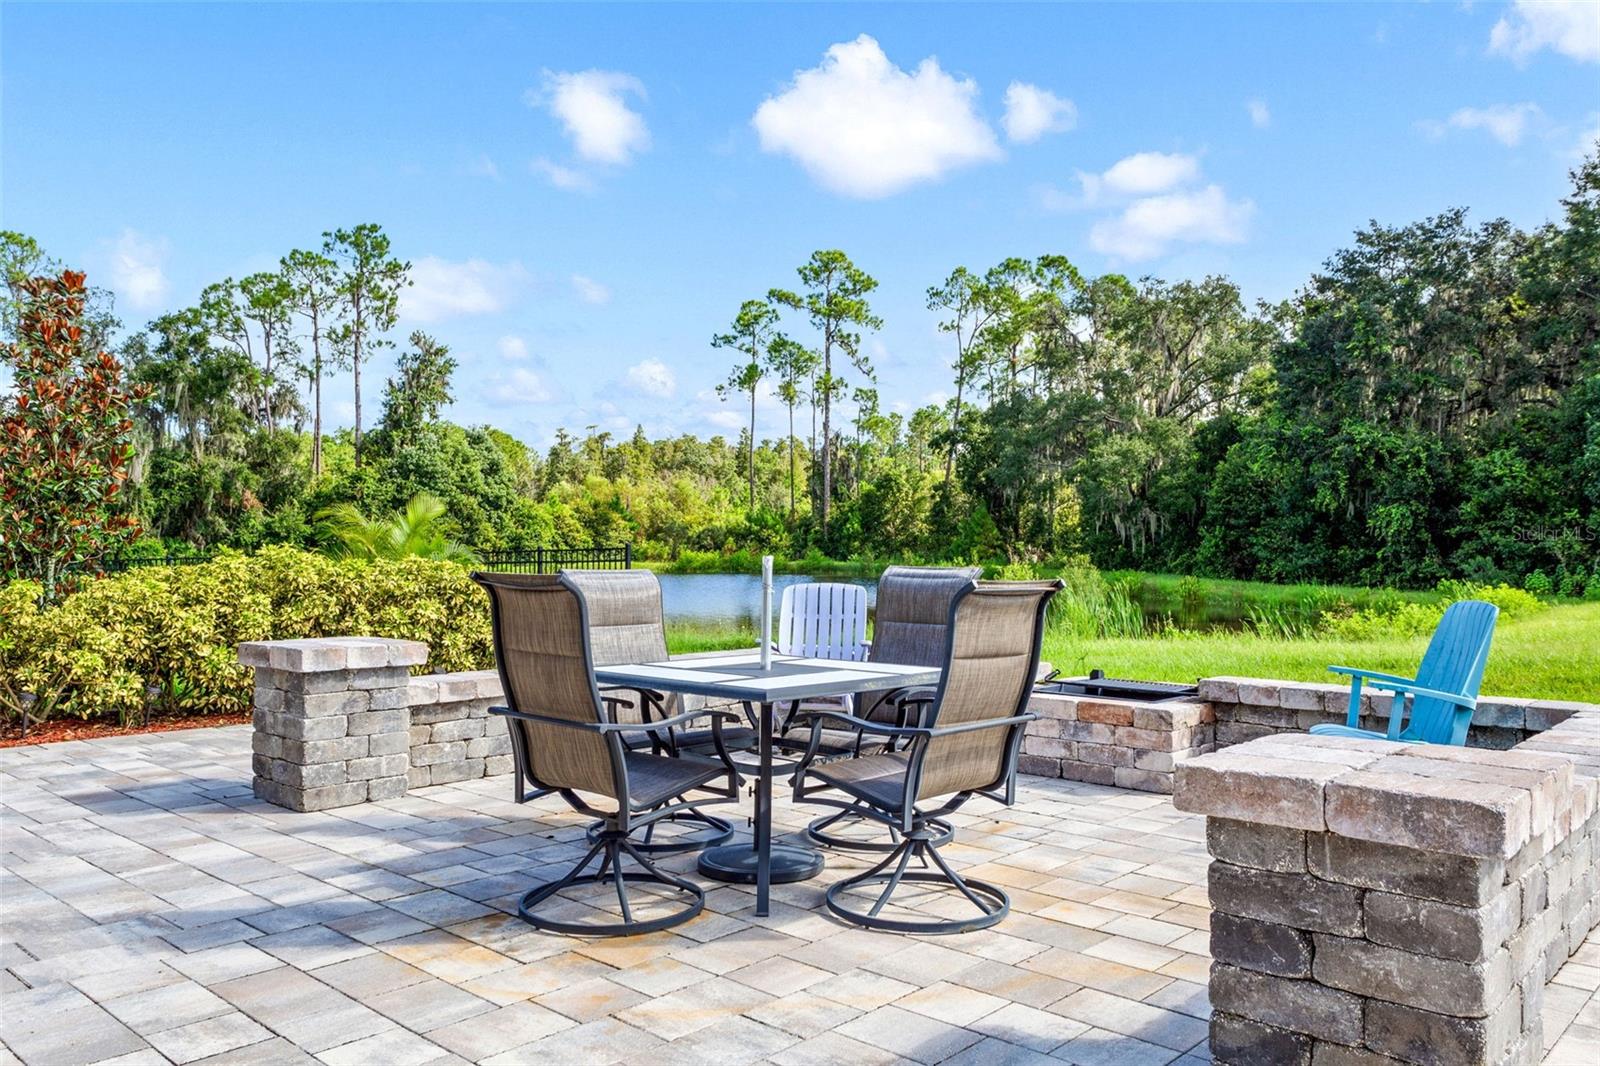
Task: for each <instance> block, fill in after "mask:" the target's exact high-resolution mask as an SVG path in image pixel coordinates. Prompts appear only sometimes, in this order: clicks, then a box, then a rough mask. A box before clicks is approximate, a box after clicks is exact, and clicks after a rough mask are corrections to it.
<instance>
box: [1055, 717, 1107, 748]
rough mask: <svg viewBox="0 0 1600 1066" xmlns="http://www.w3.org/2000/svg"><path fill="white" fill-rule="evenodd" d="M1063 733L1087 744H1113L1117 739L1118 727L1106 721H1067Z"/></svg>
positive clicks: (1064, 735) (1071, 738) (1069, 737)
mask: <svg viewBox="0 0 1600 1066" xmlns="http://www.w3.org/2000/svg"><path fill="white" fill-rule="evenodd" d="M1061 735H1062V736H1063V737H1067V738H1068V739H1070V740H1074V741H1081V742H1083V743H1085V744H1112V743H1115V742H1116V739H1117V727H1116V726H1114V725H1106V724H1105V723H1104V722H1066V723H1064V725H1063V728H1062V731H1061Z"/></svg>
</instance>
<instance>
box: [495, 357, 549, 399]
mask: <svg viewBox="0 0 1600 1066" xmlns="http://www.w3.org/2000/svg"><path fill="white" fill-rule="evenodd" d="M555 398H556V396H555V393H554V391H552V390H551V388H550V386H549V385H548V384H547V383H546V382H545V380H544V378H543V377H542V376H540V375H539V373H538V372H536V371H533V370H530V369H528V368H527V367H525V366H517V367H512V368H511V369H510V370H509V371H507V372H506V373H504V374H499V375H496V376H495V377H494V379H493V380H492V381H491V382H490V384H489V387H488V388H487V389H486V390H485V392H484V399H485V401H487V402H488V403H490V404H492V405H494V406H496V407H511V406H515V405H518V404H530V403H550V402H551V401H553V400H554V399H555Z"/></svg>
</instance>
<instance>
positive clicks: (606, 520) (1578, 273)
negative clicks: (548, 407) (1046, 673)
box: [0, 156, 1600, 593]
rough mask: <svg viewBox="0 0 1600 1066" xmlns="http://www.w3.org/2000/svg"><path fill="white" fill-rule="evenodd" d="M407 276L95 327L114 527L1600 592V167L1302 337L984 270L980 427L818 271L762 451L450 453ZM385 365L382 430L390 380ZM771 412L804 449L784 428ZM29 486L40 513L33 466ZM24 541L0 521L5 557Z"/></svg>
mask: <svg viewBox="0 0 1600 1066" xmlns="http://www.w3.org/2000/svg"><path fill="white" fill-rule="evenodd" d="M0 243H3V252H4V258H5V263H4V266H5V271H6V277H7V280H8V283H9V286H8V293H9V295H8V296H7V297H6V300H7V302H6V306H5V308H4V314H3V322H0V326H3V328H4V330H5V339H6V341H7V344H6V348H5V351H6V352H7V355H6V360H5V361H6V364H7V365H8V366H9V367H11V369H12V373H11V376H12V379H13V383H14V388H13V390H12V395H11V396H9V397H7V398H4V399H0V405H3V406H0V416H3V417H6V418H8V419H10V420H12V421H13V422H14V421H16V419H17V416H18V413H19V403H22V404H25V403H26V401H19V399H18V397H19V396H21V395H22V394H23V386H24V385H25V384H26V382H25V380H24V377H25V375H23V374H20V373H19V372H18V370H17V368H18V367H29V366H35V367H36V366H37V365H38V360H37V359H34V360H33V361H32V362H30V361H29V351H30V350H33V349H36V348H37V346H38V343H39V339H38V337H37V336H35V335H32V334H29V333H28V332H27V331H26V330H24V329H21V328H19V324H22V323H26V322H30V321H36V320H37V319H38V315H37V314H35V315H34V317H33V318H32V319H30V318H28V315H27V308H28V306H29V303H30V301H37V299H39V297H38V295H37V293H34V292H33V290H32V289H30V288H29V287H28V284H27V281H28V279H30V278H34V277H38V276H48V275H53V274H56V273H59V265H58V264H55V263H53V262H51V261H50V260H49V259H48V257H47V256H46V255H45V254H44V253H43V252H42V251H41V250H40V249H39V248H38V246H37V245H36V244H35V243H34V242H32V241H31V240H29V239H28V238H26V237H24V236H22V235H19V234H9V233H8V234H5V235H4V238H3V242H0ZM408 272H409V265H408V264H407V263H406V262H404V261H403V260H401V259H400V258H398V257H397V256H396V255H395V254H394V253H393V251H392V250H391V248H390V243H389V240H388V238H387V237H386V236H385V234H384V233H383V231H382V230H381V228H379V227H378V226H375V225H370V224H368V225H361V226H356V227H353V228H352V229H349V230H334V231H330V232H329V233H327V234H325V235H324V237H323V240H322V242H321V243H320V244H319V245H318V246H317V247H315V248H314V249H297V250H294V251H291V252H290V253H288V254H287V255H285V256H284V257H283V259H282V261H281V263H280V267H279V269H278V270H276V271H269V272H264V273H260V274H255V275H251V276H249V277H246V278H243V279H241V280H239V281H237V282H236V281H234V280H232V279H224V280H223V281H220V282H218V283H217V284H215V285H212V286H210V287H208V288H207V289H206V290H205V291H204V293H203V294H202V296H201V298H200V300H199V301H198V302H197V304H196V305H195V306H193V307H189V308H183V309H180V310H177V311H174V312H171V313H169V314H165V315H162V316H160V317H159V318H157V319H155V320H154V321H152V322H149V323H148V324H146V325H145V326H144V328H142V329H139V330H137V331H135V332H131V333H126V334H119V325H118V324H117V323H116V322H115V319H114V317H113V316H112V313H111V307H110V303H109V298H108V297H107V296H106V295H105V294H104V293H99V292H96V291H94V290H87V291H86V295H85V297H84V299H83V300H82V305H83V306H82V307H81V308H79V309H78V314H77V321H78V323H79V325H80V327H81V328H80V330H79V334H78V338H79V339H78V341H77V342H75V343H77V344H79V346H80V347H81V349H82V353H83V354H82V357H81V358H79V359H78V360H77V362H76V364H75V366H76V369H73V368H72V367H70V366H65V365H64V364H62V362H61V360H60V359H57V360H55V361H54V362H51V363H49V366H51V367H54V368H55V369H53V370H51V371H49V372H50V373H53V374H55V375H56V378H57V379H63V380H64V378H65V377H70V376H71V375H72V374H79V375H82V374H86V373H91V372H92V369H91V368H90V363H91V362H92V361H93V360H94V359H97V358H98V353H99V351H100V350H101V349H102V348H103V349H106V350H108V351H110V353H111V355H113V356H114V357H115V358H114V362H115V363H116V364H118V365H119V367H120V370H119V372H120V373H124V374H125V375H126V379H127V380H126V392H127V395H126V397H125V399H124V400H123V401H118V402H125V405H126V410H125V418H124V417H123V416H121V415H119V418H120V419H121V420H125V421H127V422H128V423H130V427H129V428H128V429H127V431H126V432H125V433H123V434H122V435H121V436H120V437H119V438H118V439H117V440H116V441H115V442H113V443H114V445H115V446H116V447H120V448H124V449H125V450H126V453H125V456H124V459H123V460H119V461H118V462H115V463H112V464H111V465H112V466H114V467H117V468H118V470H119V473H118V474H117V480H118V483H119V484H124V483H125V488H124V489H122V490H121V491H120V492H119V493H118V494H116V498H115V499H110V498H107V500H105V501H102V503H103V506H104V508H105V509H106V510H107V511H108V513H111V512H115V513H116V514H119V515H122V516H125V517H130V518H133V519H135V520H136V521H137V523H138V524H139V526H140V527H141V528H142V529H143V531H144V536H145V538H146V541H153V540H156V539H159V540H161V541H163V542H165V543H166V544H167V545H168V546H170V545H171V544H172V543H173V542H179V543H182V544H185V545H193V546H195V547H200V548H213V547H219V546H231V547H242V548H247V549H248V548H254V547H258V546H261V545H264V544H269V543H289V544H299V545H314V544H318V543H319V542H324V541H327V540H329V539H330V538H332V539H337V538H338V536H339V533H338V528H337V527H338V526H339V525H340V523H342V525H343V528H344V529H345V530H346V533H348V531H349V530H350V529H352V528H356V526H357V524H358V523H359V521H360V520H361V519H362V517H363V516H378V515H387V514H395V513H404V512H405V510H406V508H407V506H408V505H410V504H412V503H413V501H415V500H417V499H419V498H433V499H436V500H437V501H438V502H439V503H440V504H442V506H443V514H444V517H443V519H442V523H443V527H442V531H441V532H440V534H439V535H440V536H443V537H447V538H448V539H449V540H451V541H454V542H457V543H459V544H461V545H467V546H471V547H475V548H479V549H483V548H491V549H492V548H532V547H539V546H552V547H556V546H584V545H590V544H610V543H618V542H622V541H631V542H633V543H634V544H635V546H636V552H637V554H640V555H642V556H649V557H655V558H661V557H665V558H675V557H677V556H678V555H679V554H680V553H682V552H684V551H686V550H695V551H702V552H719V553H720V552H730V551H734V550H775V551H779V552H782V553H786V554H790V555H794V556H800V555H804V554H806V553H808V552H820V553H822V554H826V555H829V556H834V557H848V556H851V555H871V556H874V557H880V558H881V557H886V556H894V557H901V558H915V559H923V560H928V561H935V560H954V559H1005V560H1010V561H1018V562H1038V561H1045V560H1052V559H1073V558H1084V557H1087V558H1088V559H1089V560H1091V561H1093V562H1094V563H1096V564H1098V565H1100V566H1103V567H1115V568H1139V569H1145V570H1165V571H1176V572H1186V573H1196V574H1208V575H1215V576H1226V577H1240V578H1253V579H1262V580H1270V581H1341V582H1357V583H1362V584H1372V585H1395V586H1423V585H1432V584H1433V583H1435V582H1437V581H1438V580H1440V579H1442V578H1465V579H1469V580H1474V581H1482V582H1491V583H1492V582H1498V581H1505V580H1509V581H1514V582H1517V583H1525V584H1527V585H1528V586H1529V587H1531V588H1539V589H1541V590H1544V589H1547V590H1549V591H1557V592H1566V593H1581V592H1582V590H1583V589H1584V588H1585V587H1586V585H1588V584H1591V583H1594V582H1600V156H1595V157H1591V158H1590V159H1588V160H1586V161H1585V162H1584V163H1583V164H1582V165H1581V166H1579V167H1578V168H1577V169H1576V170H1575V171H1574V173H1573V181H1572V188H1571V191H1570V193H1569V194H1568V195H1567V196H1566V197H1565V198H1564V199H1563V201H1562V203H1561V210H1560V212H1559V215H1558V217H1557V218H1555V220H1553V221H1551V222H1549V223H1547V224H1545V225H1543V226H1540V227H1537V228H1535V229H1532V230H1523V229H1519V228H1517V227H1515V226H1513V225H1511V224H1510V223H1508V222H1506V221H1504V220H1493V221H1489V222H1484V223H1480V224H1474V223H1472V222H1470V221H1469V220H1468V218H1467V215H1466V212H1465V211H1461V210H1450V211H1446V212H1444V213H1442V214H1440V215H1437V216H1435V217H1432V218H1428V219H1425V220H1423V221H1420V222H1417V223H1413V224H1410V225H1405V226H1399V227H1391V226H1385V225H1380V224H1378V223H1372V224H1370V225H1369V226H1368V227H1366V228H1365V229H1363V230H1361V231H1360V232H1358V233H1356V234H1355V235H1354V238H1353V240H1352V242H1351V244H1350V246H1349V247H1347V248H1344V249H1341V250H1338V251H1336V252H1335V253H1334V254H1333V255H1331V256H1330V257H1329V258H1328V259H1327V261H1326V262H1325V263H1324V265H1323V267H1322V269H1320V270H1319V271H1318V272H1316V273H1315V274H1314V275H1313V276H1312V277H1311V278H1310V279H1308V280H1307V281H1306V282H1305V284H1304V285H1303V286H1302V287H1301V288H1300V289H1299V290H1298V291H1297V292H1296V293H1295V294H1294V295H1293V296H1292V297H1291V298H1289V299H1286V300H1283V301H1281V302H1279V303H1274V304H1268V303H1260V304H1255V305H1251V304H1249V303H1248V302H1247V301H1246V300H1245V299H1244V298H1243V296H1242V295H1241V293H1240V291H1239V288H1238V287H1237V286H1236V285H1235V284H1234V283H1233V282H1231V281H1229V280H1228V279H1227V278H1224V277H1218V276H1213V277H1206V278H1203V279H1199V280H1182V281H1166V280H1162V279H1159V278H1153V277H1141V278H1130V277H1126V276H1123V275H1120V274H1103V275H1100V276H1090V275H1087V274H1085V273H1083V272H1082V271H1081V270H1080V269H1079V268H1078V267H1077V266H1075V265H1074V264H1073V263H1072V262H1071V261H1070V260H1068V259H1067V258H1065V257H1063V256H1059V255H1042V256H1039V257H1037V258H1033V259H1024V258H1012V259H1006V260H1004V261H1002V262H1000V263H998V264H996V265H994V266H992V267H988V268H982V269H968V268H967V267H958V268H956V269H954V270H952V271H951V272H950V273H949V274H948V275H947V276H946V277H945V278H944V279H943V280H941V281H939V282H938V283H937V284H935V285H933V286H932V287H930V288H929V289H928V292H927V306H928V308H929V310H930V312H931V313H932V314H934V315H936V316H937V318H938V322H939V325H940V328H941V330H942V331H943V333H944V335H945V336H946V337H947V338H948V340H947V342H946V343H947V344H948V349H947V351H948V353H949V370H950V377H949V392H950V394H951V399H950V400H949V401H948V402H946V403H943V404H938V405H930V406H924V407H922V408H920V409H917V410H914V411H910V412H907V413H902V412H900V411H896V410H893V409H892V407H893V405H889V404H885V403H884V401H883V399H882V397H880V394H879V390H878V386H877V382H876V376H875V372H874V368H873V367H872V365H871V363H870V360H869V359H868V357H867V354H866V353H867V345H866V344H865V341H864V338H865V336H866V335H867V334H869V333H870V332H871V331H872V330H875V329H878V328H880V327H881V325H882V323H881V320H880V318H879V316H878V315H877V314H876V312H875V311H874V309H873V307H872V304H871V301H872V297H873V294H874V291H875V289H876V287H877V284H878V283H877V281H876V280H875V279H874V278H873V277H872V276H871V275H869V274H868V273H867V272H866V271H865V270H863V269H862V268H861V267H859V266H857V265H856V264H855V263H854V262H853V261H852V260H851V258H850V257H849V256H848V255H847V254H846V253H845V252H843V251H840V250H822V251H818V252H816V253H814V254H813V255H812V256H811V257H810V258H809V259H808V260H807V261H806V262H805V263H803V264H802V265H801V266H800V267H799V268H798V270H797V272H796V275H795V278H794V283H793V284H792V285H791V286H790V287H785V286H784V284H783V279H781V278H779V279H771V280H772V281H773V282H774V283H775V284H773V285H772V286H771V287H769V288H768V289H767V290H766V292H765V294H764V295H759V296H752V298H750V299H747V300H745V301H744V302H742V303H741V304H740V305H739V306H738V307H737V308H736V309H735V313H734V315H733V317H732V319H731V321H730V323H729V325H728V326H727V327H726V329H725V330H724V331H721V332H716V333H714V334H713V335H712V337H711V346H712V347H713V348H714V349H716V350H720V351H725V352H727V353H728V354H729V355H731V356H732V366H731V368H730V371H729V373H728V375H727V378H726V381H725V383H724V385H723V386H722V387H721V389H720V390H719V391H720V393H721V395H722V396H723V397H724V399H725V400H726V401H727V402H729V403H730V404H735V405H737V409H738V410H740V411H741V417H743V416H748V420H747V423H746V425H745V427H744V429H743V430H741V432H740V434H739V437H738V439H736V440H730V439H727V438H724V437H721V436H717V437H712V438H711V439H709V440H705V439H701V438H697V437H694V436H689V435H684V436H679V437H671V438H665V439H657V440H651V439H649V438H648V437H647V436H646V434H645V433H644V431H643V430H642V428H641V429H638V430H636V431H635V432H634V433H633V434H632V435H631V436H628V437H626V438H620V439H619V438H616V437H614V436H613V435H611V434H609V433H604V432H595V431H592V430H591V431H590V432H588V433H587V434H586V435H584V436H581V437H578V436H574V435H572V434H570V433H568V432H566V431H561V432H559V433H558V434H557V436H556V439H555V441H554V443H553V444H552V445H551V446H550V447H549V448H548V449H545V450H543V451H540V450H537V449H534V448H530V447H529V446H528V445H526V444H525V443H523V442H521V441H518V440H516V439H514V438H513V437H511V436H510V435H508V434H506V433H504V432H501V431H500V430H497V429H495V428H493V427H489V426H461V425H456V424H454V423H451V422H449V421H446V420H444V419H443V418H441V416H440V413H441V411H442V410H443V409H444V407H445V406H446V405H447V404H448V403H449V402H450V400H451V388H452V375H453V373H454V372H455V370H456V364H455V360H454V359H453V358H452V357H451V355H450V352H449V347H448V345H447V344H446V343H444V342H443V341H442V340H441V339H439V338H436V337H433V336H430V335H428V334H425V333H422V332H416V333H412V334H411V335H410V336H409V338H407V339H406V340H405V341H404V342H403V343H399V342H398V340H397V338H395V337H394V336H393V334H394V331H395V325H396V319H397V309H398V300H399V296H400V293H401V291H402V290H403V289H404V287H405V285H406V284H407V283H408V282H407V275H408ZM58 302H59V301H58ZM52 313H53V314H55V315H57V317H59V316H60V315H61V314H62V313H63V309H62V308H61V307H56V308H54V309H53V311H52ZM35 332H36V331H35ZM119 335H120V339H117V338H118V337H119ZM391 345H396V346H397V347H398V352H397V357H396V367H395V372H394V375H393V376H392V377H390V378H389V379H388V381H387V382H386V383H385V386H384V388H383V393H382V402H381V413H380V416H379V418H378V420H377V422H376V424H375V425H369V424H367V423H366V422H365V421H364V420H363V407H362V400H361V389H362V386H363V384H364V382H363V379H362V378H361V376H360V370H361V368H362V366H363V365H364V364H366V363H367V362H369V361H370V359H371V358H372V356H373V354H374V353H375V352H377V351H378V350H380V349H384V348H386V347H389V346H391ZM30 346H32V347H31V348H30ZM67 362H68V363H71V362H72V361H71V360H67ZM344 369H349V370H351V371H353V372H354V373H353V375H352V377H353V381H352V385H353V387H354V394H353V396H352V399H353V400H354V404H355V412H356V423H355V425H353V426H351V427H350V428H348V429H343V430H340V431H338V432H335V433H327V432H325V431H324V421H323V417H322V404H323V402H324V397H323V383H324V379H325V378H326V377H327V376H328V375H329V374H331V373H333V372H334V371H335V370H344ZM28 373H30V374H33V375H34V376H33V377H29V378H27V381H29V382H33V383H34V385H36V384H37V374H38V373H39V371H37V370H32V371H29V372H28ZM34 385H29V386H28V387H34ZM764 389H765V390H770V392H771V394H772V395H774V396H775V397H776V398H777V400H778V401H779V403H780V405H781V407H782V410H783V416H782V417H783V424H782V425H764V424H763V423H762V420H761V409H760V404H759V403H758V400H759V398H760V397H761V395H762V392H763V390H764ZM118 410H119V411H122V408H118ZM25 413H27V414H28V415H29V417H32V413H31V412H25ZM119 454H120V453H119ZM0 458H3V456H0ZM102 465H104V464H102ZM124 468H125V469H124ZM0 475H3V476H4V477H6V478H8V479H11V480H8V481H7V482H6V483H5V485H3V486H0V490H3V491H5V492H6V493H7V498H8V499H9V498H17V499H20V498H21V497H20V496H17V495H16V490H15V487H14V485H13V481H15V482H16V484H21V481H20V479H21V478H22V477H23V476H24V475H22V474H19V473H17V472H16V464H12V465H11V466H9V467H8V466H6V465H5V464H4V463H0ZM429 506H432V505H431V504H430V505H429ZM329 516H332V517H333V518H334V519H336V521H334V522H332V527H333V528H330V521H329ZM30 520H31V516H29V515H26V514H21V513H20V512H19V510H18V508H16V507H12V508H11V509H10V511H6V510H4V509H0V522H4V523H10V524H11V525H9V526H3V527H0V538H3V542H4V543H8V544H14V543H16V542H17V539H18V538H17V535H16V533H15V530H16V529H19V528H20V524H21V523H24V522H27V521H30ZM121 535H122V534H120V533H119V536H121ZM114 546H115V545H114V544H112V542H111V541H107V543H106V544H105V545H104V546H103V547H102V549H100V550H110V548H112V547H114ZM74 550H77V551H78V552H79V554H80V555H93V554H94V549H93V548H92V546H91V547H90V548H82V547H80V548H78V549H74ZM0 558H4V559H6V560H8V561H7V562H6V563H5V565H6V567H7V568H8V574H11V575H19V574H24V573H28V574H30V576H37V575H36V574H33V573H32V572H30V571H28V570H27V567H26V566H24V565H23V564H22V563H20V562H17V561H16V557H15V554H14V553H13V554H10V555H4V554H0Z"/></svg>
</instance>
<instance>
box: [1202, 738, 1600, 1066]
mask: <svg viewBox="0 0 1600 1066" xmlns="http://www.w3.org/2000/svg"><path fill="white" fill-rule="evenodd" d="M1177 777H1178V780H1177V793H1176V796H1175V803H1176V805H1177V807H1178V808H1179V809H1180V810H1186V811H1192V812H1196V813H1200V814H1205V815H1207V824H1206V838H1207V844H1208V846H1209V848H1210V851H1211V855H1212V858H1213V862H1212V864H1211V869H1210V877H1209V886H1210V901H1211V907H1212V917H1211V954H1212V959H1213V962H1212V971H1211V989H1210V992H1211V1003H1212V1007H1213V1010H1214V1013H1213V1016H1212V1022H1211V1050H1212V1055H1213V1057H1214V1058H1215V1060H1216V1061H1217V1062H1218V1063H1219V1064H1224V1066H1227V1064H1237V1066H1247V1064H1257V1063H1261V1064H1266V1063H1270V1064H1272V1066H1293V1064H1300V1066H1323V1064H1335V1063H1339V1064H1343V1063H1349V1064H1358V1063H1371V1064H1378V1063H1382V1064H1388V1066H1393V1064H1395V1063H1417V1064H1428V1066H1444V1064H1476V1063H1536V1062H1538V1061H1539V1058H1540V1056H1541V1054H1542V1041H1541V1032H1542V1030H1541V1022H1540V1008H1541V1005H1542V1002H1543V994H1544V985H1545V982H1546V981H1547V980H1548V979H1549V977H1550V976H1552V975H1553V974H1554V973H1555V971H1556V969H1557V968H1559V966H1560V964H1561V963H1562V962H1564V961H1565V960H1566V957H1567V954H1568V952H1569V950H1575V948H1576V946H1577V945H1578V944H1579V943H1581V942H1582V939H1583V934H1586V933H1587V932H1588V930H1589V929H1590V928H1591V927H1592V926H1593V924H1594V919H1595V917H1596V915H1597V913H1600V911H1597V904H1596V894H1597V892H1600V869H1597V867H1596V865H1595V862H1594V845H1595V841H1596V839H1597V834H1600V818H1597V817H1596V814H1595V808H1596V781H1595V779H1594V778H1593V777H1589V776H1585V775H1583V774H1581V773H1580V774H1574V765H1573V763H1572V762H1571V761H1569V760H1566V759H1563V758H1560V757H1552V756H1551V755H1548V754H1544V753H1537V752H1532V751H1491V750H1478V749H1467V748H1452V747H1441V746H1437V745H1406V744H1397V743H1391V742H1389V741H1374V740H1360V739H1345V738H1338V737H1311V736H1305V735H1300V736H1288V735H1285V736H1277V737H1267V738H1263V739H1259V740H1253V741H1250V742H1248V743H1245V744H1241V745H1238V746H1236V747H1233V748H1229V749H1227V750H1226V751H1219V752H1217V753H1215V754H1212V755H1205V756H1201V757H1200V758H1198V759H1195V760H1193V761H1190V762H1188V763H1185V764H1183V765H1182V766H1180V767H1179V768H1178V771H1177Z"/></svg>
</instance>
